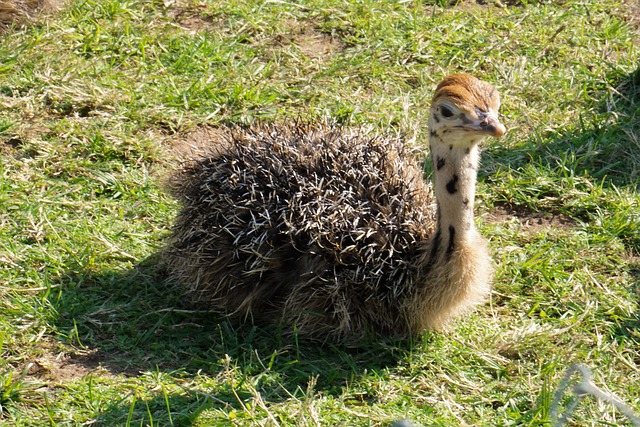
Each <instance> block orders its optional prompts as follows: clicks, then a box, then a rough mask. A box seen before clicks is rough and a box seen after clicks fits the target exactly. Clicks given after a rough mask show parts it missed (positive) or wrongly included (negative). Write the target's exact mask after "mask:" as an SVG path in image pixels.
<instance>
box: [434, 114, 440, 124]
mask: <svg viewBox="0 0 640 427" xmlns="http://www.w3.org/2000/svg"><path fill="white" fill-rule="evenodd" d="M433 120H435V121H436V123H440V116H438V115H437V114H436V113H433Z"/></svg>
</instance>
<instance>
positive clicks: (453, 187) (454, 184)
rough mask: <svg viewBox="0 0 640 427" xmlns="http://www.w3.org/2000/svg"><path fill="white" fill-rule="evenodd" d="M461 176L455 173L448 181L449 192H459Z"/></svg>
mask: <svg viewBox="0 0 640 427" xmlns="http://www.w3.org/2000/svg"><path fill="white" fill-rule="evenodd" d="M459 179H460V178H458V175H455V174H454V175H453V177H452V178H451V181H449V182H447V191H448V192H449V194H455V193H457V192H458V180H459Z"/></svg>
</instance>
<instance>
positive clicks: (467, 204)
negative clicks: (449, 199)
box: [462, 197, 469, 208]
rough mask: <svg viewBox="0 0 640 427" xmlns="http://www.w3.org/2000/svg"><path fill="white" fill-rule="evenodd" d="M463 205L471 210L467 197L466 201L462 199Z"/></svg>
mask: <svg viewBox="0 0 640 427" xmlns="http://www.w3.org/2000/svg"><path fill="white" fill-rule="evenodd" d="M462 204H463V205H464V207H465V208H469V198H468V197H465V198H464V199H462Z"/></svg>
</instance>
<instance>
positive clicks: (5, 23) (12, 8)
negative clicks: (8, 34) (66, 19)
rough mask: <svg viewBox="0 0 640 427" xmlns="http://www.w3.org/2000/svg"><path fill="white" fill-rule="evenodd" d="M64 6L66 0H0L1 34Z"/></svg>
mask: <svg viewBox="0 0 640 427" xmlns="http://www.w3.org/2000/svg"><path fill="white" fill-rule="evenodd" d="M63 6H64V0H0V33H2V32H3V31H6V30H8V29H10V28H11V27H12V26H14V25H15V26H18V27H19V26H21V25H24V24H27V23H29V22H33V21H35V20H36V19H37V18H38V17H39V16H40V15H42V14H45V15H46V14H47V13H52V12H55V11H57V10H59V9H61V8H62V7H63Z"/></svg>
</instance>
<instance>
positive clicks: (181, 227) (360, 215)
mask: <svg viewBox="0 0 640 427" xmlns="http://www.w3.org/2000/svg"><path fill="white" fill-rule="evenodd" d="M458 76H459V75H458ZM464 76H465V78H467V79H469V81H471V82H472V83H474V84H475V83H476V82H478V84H480V86H479V87H480V88H482V89H483V91H484V89H486V88H485V86H484V85H486V87H488V88H491V86H489V85H488V84H485V83H482V82H479V81H478V80H476V79H474V78H472V77H470V76H466V75H464ZM452 78H455V76H452V77H449V79H452ZM446 81H447V80H446V79H445V82H446ZM443 83H444V82H443ZM460 84H464V81H463V82H462V83H461V82H457V83H456V85H460ZM441 86H442V83H441ZM441 86H439V88H440V89H441ZM454 88H455V86H454ZM449 89H451V87H450V88H449ZM491 89H492V88H491ZM445 92H447V87H446V86H444V89H441V90H440V91H439V92H438V91H437V92H436V96H435V97H434V102H436V100H437V97H438V96H439V95H438V94H439V93H441V94H442V93H445ZM454 95H455V94H454ZM478 96H480V95H478ZM496 96H497V94H496ZM454 98H455V96H454V97H452V96H451V93H449V95H448V96H447V97H446V102H447V103H452V100H454V101H455V99H454ZM458 101H459V100H457V101H456V103H454V104H456V105H457V104H459V102H458ZM472 101H473V100H472ZM474 102H475V101H474ZM491 102H492V103H493V104H495V103H496V102H498V104H499V101H496V100H495V99H493V100H491ZM475 103H476V104H477V102H475ZM485 104H486V103H485ZM475 107H479V108H480V109H482V108H485V107H487V106H486V105H484V107H483V106H477V105H476V106H474V108H475ZM491 107H492V108H494V109H495V110H497V107H496V106H495V105H492V106H491ZM447 108H449V107H447ZM451 108H455V107H454V106H453V105H452V106H451ZM485 109H486V108H485ZM434 111H435V113H434ZM475 113H478V114H479V111H476V112H475ZM486 113H487V112H486V111H485V114H486ZM434 114H435V115H434ZM445 114H447V115H448V112H446V113H445ZM440 115H441V111H440V110H439V109H436V110H434V108H433V107H432V117H431V120H435V119H436V118H437V119H438V120H440V122H443V123H444V122H445V121H447V120H449V121H451V118H447V117H439V116H440ZM494 116H495V114H494V113H493V112H492V113H491V120H494V121H495V123H497V124H495V123H494V125H496V126H502V125H500V124H499V122H497V119H494ZM467 121H468V120H467ZM467 124H468V123H467ZM484 127H485V128H486V124H485V125H484ZM451 129H452V130H449V128H448V127H447V128H444V127H442V126H438V124H436V123H433V124H432V126H431V150H432V157H433V159H434V171H435V173H436V185H435V188H434V189H435V195H436V196H437V198H436V197H434V193H433V191H432V189H431V187H430V186H429V185H428V184H426V183H425V182H424V181H423V178H422V169H421V168H420V167H419V164H418V162H417V160H416V157H417V156H416V153H415V152H412V151H411V150H409V149H408V148H407V147H406V146H405V144H404V142H403V141H402V140H401V139H400V138H397V137H389V136H375V135H370V134H367V133H363V132H358V131H349V130H346V129H342V128H340V127H334V126H325V125H303V124H291V125H279V126H278V125H262V126H254V127H251V128H248V129H241V128H237V129H233V130H230V131H228V132H226V133H224V134H223V135H222V136H221V138H220V140H218V141H212V143H211V146H210V147H209V148H208V149H207V150H206V154H204V155H200V156H198V157H197V158H195V159H192V160H191V161H188V162H187V163H186V164H185V166H184V167H183V168H182V170H181V171H180V173H179V174H178V175H177V176H176V178H175V180H174V181H173V184H172V188H173V192H174V194H176V195H177V197H178V198H179V199H180V200H181V203H182V207H181V210H180V213H179V215H178V219H177V221H176V224H175V226H174V229H173V235H172V237H171V238H170V241H169V245H168V247H167V250H166V251H165V258H166V260H167V264H168V267H169V271H170V274H171V276H172V277H173V278H174V279H175V280H177V281H178V282H180V283H183V284H185V285H186V286H187V287H188V288H189V290H190V291H191V294H192V295H193V296H194V297H195V299H196V300H198V301H201V302H204V303H206V304H207V305H208V307H210V308H211V309H212V310H213V311H216V312H219V313H222V314H225V315H231V316H236V317H240V318H243V319H251V320H254V321H255V320H260V321H264V320H266V321H275V322H276V323H279V324H281V325H283V326H284V327H285V328H286V329H288V330H290V331H294V330H295V331H298V332H299V333H302V334H309V335H313V336H316V337H320V338H324V339H332V340H337V339H342V338H346V337H353V336H362V335H364V334H367V333H374V334H381V335H409V334H415V333H418V332H420V331H421V330H423V329H426V328H434V327H438V326H439V325H441V324H442V323H443V322H444V321H445V320H446V319H447V318H448V317H450V316H451V315H452V314H455V313H457V312H459V311H462V310H464V309H465V308H467V307H468V306H469V305H472V304H474V303H476V302H478V301H480V300H481V299H482V297H483V296H484V295H485V294H486V293H487V291H488V289H489V282H490V275H491V267H490V259H489V255H488V251H487V248H486V244H485V242H484V240H483V239H482V238H481V237H480V236H479V234H478V233H477V232H476V231H475V229H474V226H473V191H474V187H475V171H476V169H477V164H478V162H477V157H478V156H477V142H479V140H480V139H482V138H483V137H484V136H487V135H489V134H493V135H495V136H499V135H500V134H501V133H503V132H504V128H503V127H502V128H498V129H497V130H496V129H495V128H494V129H489V130H486V129H485V130H484V133H482V132H476V133H477V137H476V138H475V139H476V141H473V142H468V141H467V142H465V138H467V136H468V134H469V133H473V132H471V131H466V132H462V133H460V131H459V129H458V128H455V127H451ZM448 133H451V134H452V135H447V134H448ZM458 134H460V135H458ZM467 139H468V138H467ZM443 144H444V145H443ZM441 145H443V146H442V147H441ZM449 146H451V147H449ZM439 173H442V174H444V173H446V174H447V176H446V177H445V179H440V178H439V176H438V174H439ZM469 187H471V189H470V188H469ZM454 190H455V191H454ZM443 192H444V193H443ZM439 193H442V194H439ZM436 202H437V203H436ZM454 204H459V206H458V207H457V208H456V207H455V206H453V205H454ZM458 210H463V211H464V212H463V213H460V212H457V211H458ZM445 215H446V216H447V218H445Z"/></svg>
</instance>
